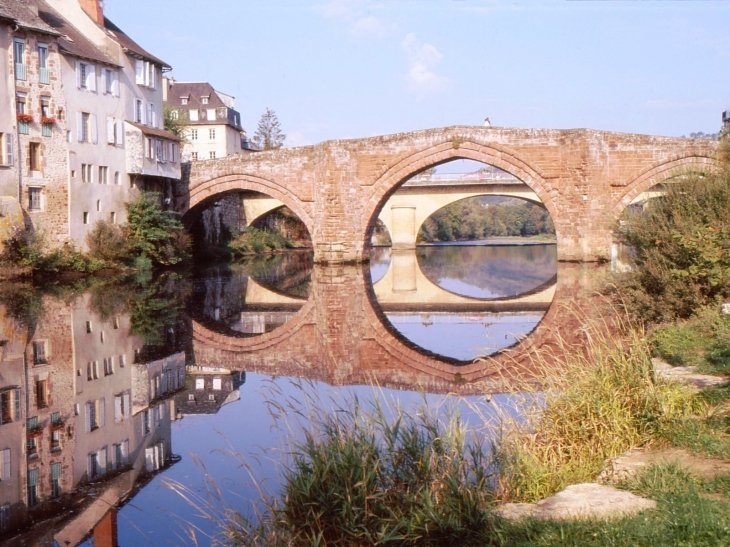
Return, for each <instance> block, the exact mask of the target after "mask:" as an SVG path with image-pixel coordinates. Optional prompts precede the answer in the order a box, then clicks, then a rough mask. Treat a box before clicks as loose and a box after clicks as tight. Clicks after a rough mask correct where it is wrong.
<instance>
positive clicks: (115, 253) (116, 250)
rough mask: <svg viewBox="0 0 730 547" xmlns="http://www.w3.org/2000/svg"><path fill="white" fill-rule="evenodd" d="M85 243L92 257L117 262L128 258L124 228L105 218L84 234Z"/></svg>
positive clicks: (127, 241) (127, 242)
mask: <svg viewBox="0 0 730 547" xmlns="http://www.w3.org/2000/svg"><path fill="white" fill-rule="evenodd" d="M86 245H88V247H89V254H90V255H91V256H92V257H94V258H99V259H101V260H107V261H110V262H117V263H122V262H124V261H125V260H126V259H128V258H129V253H130V250H131V249H130V244H129V239H128V237H127V234H126V233H125V230H124V229H123V228H122V227H121V226H119V225H118V224H113V223H111V222H107V221H105V220H100V221H98V222H97V223H96V224H95V225H94V227H93V228H92V230H91V231H90V232H89V233H88V234H87V235H86Z"/></svg>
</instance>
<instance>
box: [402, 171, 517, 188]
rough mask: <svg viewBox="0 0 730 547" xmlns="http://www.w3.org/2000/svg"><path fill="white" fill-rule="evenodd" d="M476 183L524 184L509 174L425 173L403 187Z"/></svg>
mask: <svg viewBox="0 0 730 547" xmlns="http://www.w3.org/2000/svg"><path fill="white" fill-rule="evenodd" d="M474 183H491V184H522V181H521V180H520V179H518V178H517V177H514V176H513V175H510V174H509V173H492V172H489V171H486V172H483V171H478V172H476V173H438V174H426V173H423V174H420V175H416V176H415V177H412V178H410V179H408V180H407V181H406V182H405V184H404V185H403V186H439V185H446V184H474Z"/></svg>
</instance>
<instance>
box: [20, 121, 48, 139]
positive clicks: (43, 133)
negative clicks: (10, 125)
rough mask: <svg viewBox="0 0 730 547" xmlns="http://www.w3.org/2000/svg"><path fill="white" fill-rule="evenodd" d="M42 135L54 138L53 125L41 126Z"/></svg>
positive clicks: (45, 124)
mask: <svg viewBox="0 0 730 547" xmlns="http://www.w3.org/2000/svg"><path fill="white" fill-rule="evenodd" d="M21 123H22V122H21ZM41 134H42V135H43V136H44V137H52V136H53V125H51V124H50V123H44V124H43V125H41Z"/></svg>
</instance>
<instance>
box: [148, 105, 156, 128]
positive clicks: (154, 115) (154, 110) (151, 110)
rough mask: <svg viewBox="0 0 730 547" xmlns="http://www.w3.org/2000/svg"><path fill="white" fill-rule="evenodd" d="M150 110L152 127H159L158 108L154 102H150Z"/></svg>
mask: <svg viewBox="0 0 730 547" xmlns="http://www.w3.org/2000/svg"><path fill="white" fill-rule="evenodd" d="M150 112H151V114H152V121H151V125H152V127H157V109H156V108H155V105H154V104H150Z"/></svg>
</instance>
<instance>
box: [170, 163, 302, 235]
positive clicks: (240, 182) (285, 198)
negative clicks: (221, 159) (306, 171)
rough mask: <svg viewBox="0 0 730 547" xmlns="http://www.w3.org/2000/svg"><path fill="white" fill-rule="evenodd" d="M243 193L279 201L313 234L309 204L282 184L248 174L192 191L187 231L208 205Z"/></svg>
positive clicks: (224, 178)
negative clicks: (229, 195)
mask: <svg viewBox="0 0 730 547" xmlns="http://www.w3.org/2000/svg"><path fill="white" fill-rule="evenodd" d="M244 190H250V191H253V192H258V193H260V194H265V195H267V196H269V197H272V198H274V199H277V200H279V201H280V202H281V203H282V204H283V205H286V206H287V207H289V209H291V210H292V211H293V212H294V214H296V215H297V216H298V217H299V219H300V220H301V221H302V222H303V223H304V225H305V226H306V227H307V230H308V231H309V233H310V235H311V234H312V233H313V231H314V223H313V220H312V208H311V205H310V204H307V203H305V202H302V201H300V200H299V198H298V197H297V196H295V195H294V194H293V193H292V192H291V191H290V190H289V189H287V187H286V186H285V185H283V184H281V183H279V182H276V181H273V180H270V179H265V178H262V177H259V176H256V175H251V174H246V173H241V174H236V173H233V174H226V175H222V176H219V177H215V178H212V179H210V180H208V181H206V182H203V183H200V184H197V185H195V186H194V187H193V188H191V190H190V193H189V194H188V195H187V196H186V198H187V211H186V212H185V213H184V214H183V217H182V221H183V224H185V226H186V228H190V226H192V225H193V223H194V222H195V220H196V219H197V218H198V216H200V213H201V212H202V211H203V209H205V208H206V207H207V206H208V205H210V204H211V203H213V202H215V201H217V200H219V199H221V198H222V197H223V196H225V195H228V194H232V193H236V192H241V191H244Z"/></svg>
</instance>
